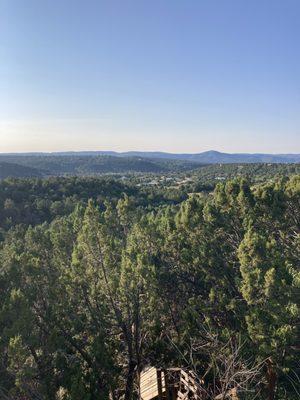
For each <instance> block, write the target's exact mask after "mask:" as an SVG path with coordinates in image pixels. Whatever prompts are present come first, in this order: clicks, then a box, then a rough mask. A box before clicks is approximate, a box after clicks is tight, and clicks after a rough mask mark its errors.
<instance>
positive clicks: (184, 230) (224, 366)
mask: <svg viewBox="0 0 300 400" xmlns="http://www.w3.org/2000/svg"><path fill="white" fill-rule="evenodd" d="M203 168H206V169H202V168H200V169H199V171H203V172H199V171H198V172H197V174H201V173H202V174H203V175H202V178H201V179H200V178H199V175H197V174H196V175H197V178H196V179H194V178H193V179H194V180H193V181H189V180H187V181H186V183H184V184H178V185H177V187H176V188H174V187H168V185H166V186H165V187H164V186H163V184H160V185H153V186H151V187H149V186H148V185H144V186H143V185H141V182H140V178H139V177H132V179H128V180H125V181H121V180H120V179H112V178H110V177H103V178H92V177H91V178H79V177H70V178H48V179H39V178H34V179H7V180H3V181H1V182H0V229H1V238H0V241H1V242H0V398H1V399H4V400H98V399H99V400H100V399H111V400H119V399H123V400H131V399H135V398H138V393H139V390H138V388H139V378H140V374H141V371H142V370H143V369H144V368H145V367H147V366H150V365H151V366H161V367H172V366H173V367H176V366H180V367H182V368H187V369H189V370H193V371H194V372H195V373H196V374H197V376H199V377H200V378H201V380H202V382H203V387H204V388H205V391H206V399H208V400H210V399H211V400H212V399H215V398H216V397H217V396H221V397H219V399H226V398H228V397H226V396H227V394H228V391H229V390H230V389H231V388H237V389H238V394H239V398H240V399H245V400H254V399H263V400H264V399H266V400H275V399H277V400H296V399H299V398H300V362H299V359H300V357H299V351H300V346H299V343H300V325H299V322H300V311H299V310H300V269H299V268H300V265H299V260H300V175H296V173H297V172H298V171H299V170H297V168H299V166H289V167H284V166H280V165H279V166H276V167H274V169H273V170H272V173H271V172H270V168H271V167H268V166H267V165H265V166H263V167H258V166H255V165H254V166H244V167H242V168H241V167H238V166H236V165H234V166H227V167H226V168H227V169H225V170H224V169H222V168H221V166H214V167H213V168H214V169H210V171H209V168H208V167H203ZM261 168H263V170H262V169H261ZM272 168H273V167H272ZM286 168H289V170H288V171H287V170H286ZM237 169H238V171H245V173H244V174H243V173H242V174H240V173H239V174H237ZM275 169H276V170H275ZM283 169H285V172H287V173H285V172H284V173H282V171H283ZM222 171H223V172H222ZM224 171H225V172H224ZM226 171H227V172H226ZM193 174H194V172H193ZM237 175H238V177H236V178H234V176H237ZM172 185H173V186H174V184H173V183H172ZM197 185H198V186H197Z"/></svg>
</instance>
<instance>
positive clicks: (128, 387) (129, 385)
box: [124, 360, 136, 400]
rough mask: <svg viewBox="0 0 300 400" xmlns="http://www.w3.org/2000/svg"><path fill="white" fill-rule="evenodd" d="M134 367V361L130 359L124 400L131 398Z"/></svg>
mask: <svg viewBox="0 0 300 400" xmlns="http://www.w3.org/2000/svg"><path fill="white" fill-rule="evenodd" d="M135 368H136V362H135V361H133V360H130V361H129V364H128V372H127V379H126V388H125V395H124V400H131V398H132V393H133V384H134V375H135Z"/></svg>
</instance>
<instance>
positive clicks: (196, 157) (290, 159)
mask: <svg viewBox="0 0 300 400" xmlns="http://www.w3.org/2000/svg"><path fill="white" fill-rule="evenodd" d="M10 156H13V157H23V156H32V157H34V156H45V157H47V156H52V157H53V156H73V157H74V156H81V157H83V156H114V157H140V158H147V159H166V160H185V161H195V162H198V163H205V164H206V163H211V164H219V163H221V164H222V163H223V164H229V163H299V162H300V154H299V153H295V154H293V153H279V154H271V153H224V152H220V151H217V150H209V151H204V152H200V153H168V152H163V151H126V152H117V151H101V150H95V151H62V152H30V153H0V159H1V158H6V157H10Z"/></svg>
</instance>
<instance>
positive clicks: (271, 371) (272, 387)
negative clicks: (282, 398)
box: [266, 358, 277, 400]
mask: <svg viewBox="0 0 300 400" xmlns="http://www.w3.org/2000/svg"><path fill="white" fill-rule="evenodd" d="M266 376H267V385H268V388H267V390H268V400H274V399H275V393H276V383H277V374H276V371H275V366H274V363H273V361H272V359H271V358H269V359H268V360H267V375H266Z"/></svg>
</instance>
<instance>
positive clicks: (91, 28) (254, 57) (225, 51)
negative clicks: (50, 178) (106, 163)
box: [0, 0, 300, 153]
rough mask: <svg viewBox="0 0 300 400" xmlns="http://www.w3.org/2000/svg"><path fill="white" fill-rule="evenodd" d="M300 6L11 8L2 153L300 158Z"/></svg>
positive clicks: (81, 3)
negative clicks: (233, 154)
mask: <svg viewBox="0 0 300 400" xmlns="http://www.w3.org/2000/svg"><path fill="white" fill-rule="evenodd" d="M299 15H300V1H299V0H280V1H279V0H251V1H248V0H26V1H24V0H0V152H27V151H65V150H75V151H76V150H115V151H127V150H144V151H146V150H148V151H157V150H161V151H169V152H176V153H180V152H191V153H196V152H201V151H207V150H211V149H214V150H218V151H224V152H265V153H266V152H268V153H300V24H299Z"/></svg>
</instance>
